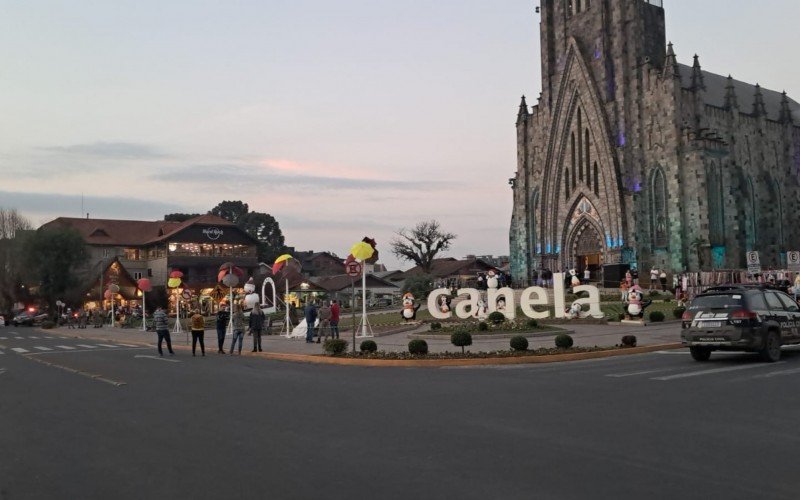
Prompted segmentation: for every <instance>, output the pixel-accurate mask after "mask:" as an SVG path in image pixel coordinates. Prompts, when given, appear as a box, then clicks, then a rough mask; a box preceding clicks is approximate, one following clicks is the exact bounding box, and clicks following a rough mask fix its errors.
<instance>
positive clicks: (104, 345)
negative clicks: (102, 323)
mask: <svg viewBox="0 0 800 500" xmlns="http://www.w3.org/2000/svg"><path fill="white" fill-rule="evenodd" d="M97 345H99V346H100V347H118V346H116V345H111V344H97Z"/></svg>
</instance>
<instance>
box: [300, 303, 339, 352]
mask: <svg viewBox="0 0 800 500" xmlns="http://www.w3.org/2000/svg"><path fill="white" fill-rule="evenodd" d="M339 314H340V308H339V303H338V302H336V301H335V300H332V301H330V302H328V301H327V300H326V301H323V302H322V305H321V306H320V307H319V308H317V304H316V302H315V301H313V300H310V301H309V302H308V304H306V306H305V308H304V310H303V315H304V317H305V320H306V343H307V344H310V343H312V342H314V336H315V334H316V336H317V344H319V343H320V342H321V341H322V337H323V334H324V336H325V340H327V339H328V336H330V337H331V338H334V339H338V338H339ZM317 319H319V326H316V325H317Z"/></svg>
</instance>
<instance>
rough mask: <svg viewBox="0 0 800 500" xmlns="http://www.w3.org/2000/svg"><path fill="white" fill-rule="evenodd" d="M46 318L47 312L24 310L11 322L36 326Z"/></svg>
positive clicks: (17, 324) (18, 324)
mask: <svg viewBox="0 0 800 500" xmlns="http://www.w3.org/2000/svg"><path fill="white" fill-rule="evenodd" d="M46 319H47V314H42V313H39V312H38V311H24V312H21V313H19V314H17V315H16V316H14V319H12V320H11V324H13V325H14V326H34V325H40V324H41V323H42V321H44V320H46Z"/></svg>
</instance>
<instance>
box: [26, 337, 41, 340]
mask: <svg viewBox="0 0 800 500" xmlns="http://www.w3.org/2000/svg"><path fill="white" fill-rule="evenodd" d="M28 338H29V339H33V340H39V337H28Z"/></svg>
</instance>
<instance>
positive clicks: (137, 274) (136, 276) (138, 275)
mask: <svg viewBox="0 0 800 500" xmlns="http://www.w3.org/2000/svg"><path fill="white" fill-rule="evenodd" d="M133 279H135V280H140V279H142V273H141V271H135V272H134V273H133Z"/></svg>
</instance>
